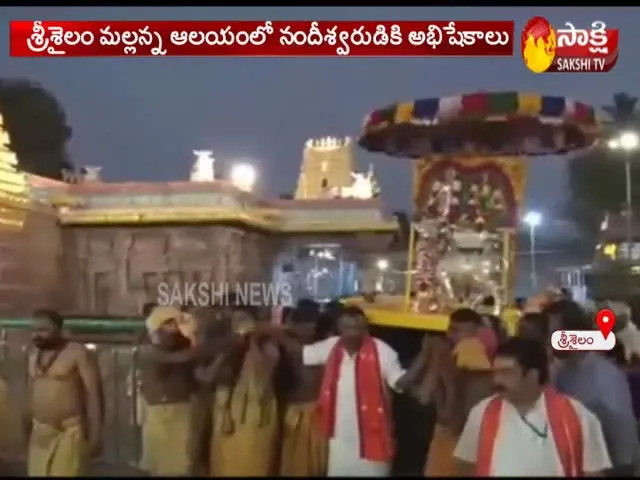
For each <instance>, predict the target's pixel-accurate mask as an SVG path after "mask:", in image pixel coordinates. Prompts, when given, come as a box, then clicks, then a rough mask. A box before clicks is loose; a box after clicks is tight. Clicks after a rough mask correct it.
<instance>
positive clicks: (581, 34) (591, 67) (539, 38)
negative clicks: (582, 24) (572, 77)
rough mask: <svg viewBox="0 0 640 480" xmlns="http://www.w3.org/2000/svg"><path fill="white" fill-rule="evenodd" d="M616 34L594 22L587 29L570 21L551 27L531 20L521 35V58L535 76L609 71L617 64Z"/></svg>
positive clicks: (544, 20) (545, 21)
mask: <svg viewBox="0 0 640 480" xmlns="http://www.w3.org/2000/svg"><path fill="white" fill-rule="evenodd" d="M618 45H619V31H618V30H617V29H613V28H608V27H607V26H606V24H605V23H604V22H601V21H599V20H598V21H594V22H592V23H591V27H590V28H587V29H578V28H576V27H575V25H574V24H572V23H571V22H565V24H564V26H563V28H554V27H553V26H552V25H551V23H549V21H547V19H545V18H543V17H534V18H532V19H530V20H529V21H528V22H527V23H526V24H525V26H524V28H523V30H522V36H521V51H522V59H523V60H524V63H525V65H526V66H527V68H528V69H529V70H531V71H532V72H534V73H547V72H562V73H567V72H569V73H580V72H590V73H598V72H608V71H610V70H611V69H613V67H615V65H616V62H617V61H618Z"/></svg>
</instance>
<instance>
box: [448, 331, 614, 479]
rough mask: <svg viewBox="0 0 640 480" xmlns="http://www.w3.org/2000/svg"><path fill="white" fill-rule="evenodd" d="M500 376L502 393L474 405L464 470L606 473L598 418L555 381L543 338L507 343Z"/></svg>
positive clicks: (497, 363)
mask: <svg viewBox="0 0 640 480" xmlns="http://www.w3.org/2000/svg"><path fill="white" fill-rule="evenodd" d="M493 380H494V382H495V384H496V387H497V388H498V390H499V392H500V393H498V394H496V395H492V396H490V397H489V398H486V399H484V400H482V401H481V402H480V403H478V404H477V405H476V406H475V407H473V409H472V410H471V412H470V413H469V417H468V418H467V422H466V424H465V426H464V429H463V431H462V434H461V435H460V439H459V440H458V445H457V447H456V450H455V457H456V459H457V460H458V463H459V465H458V469H459V472H458V473H459V474H460V475H465V476H467V475H469V476H481V477H487V476H492V477H501V476H514V477H515V476H548V477H578V476H601V475H602V473H603V472H604V471H605V470H606V469H607V468H609V467H610V465H611V463H610V461H609V455H608V453H607V447H606V445H605V443H604V437H603V435H602V429H601V428H600V422H599V421H598V419H597V418H596V417H595V416H594V415H593V414H592V413H591V412H590V411H589V410H587V408H585V407H584V406H583V405H582V404H581V403H580V402H578V401H577V400H574V399H573V398H571V397H568V396H566V395H563V394H561V393H558V392H557V391H556V390H554V389H553V388H551V387H549V386H548V380H549V364H548V356H547V351H546V348H545V346H544V345H543V344H542V343H540V342H539V341H536V340H532V339H523V338H517V337H516V338H512V339H510V340H508V341H507V342H506V343H504V344H503V345H501V346H500V347H499V348H498V351H497V354H496V357H495V360H494V363H493Z"/></svg>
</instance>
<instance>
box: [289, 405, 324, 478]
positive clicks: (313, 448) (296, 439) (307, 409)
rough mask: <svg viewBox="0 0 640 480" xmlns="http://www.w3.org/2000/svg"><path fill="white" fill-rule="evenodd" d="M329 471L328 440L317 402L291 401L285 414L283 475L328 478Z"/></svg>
mask: <svg viewBox="0 0 640 480" xmlns="http://www.w3.org/2000/svg"><path fill="white" fill-rule="evenodd" d="M326 474H327V441H326V439H325V438H323V436H322V435H321V434H320V431H319V428H318V424H317V420H316V402H310V403H301V404H291V405H289V406H288V407H287V409H286V411H285V415H284V423H283V429H282V453H281V457H280V475H281V476H283V477H324V476H325V475H326Z"/></svg>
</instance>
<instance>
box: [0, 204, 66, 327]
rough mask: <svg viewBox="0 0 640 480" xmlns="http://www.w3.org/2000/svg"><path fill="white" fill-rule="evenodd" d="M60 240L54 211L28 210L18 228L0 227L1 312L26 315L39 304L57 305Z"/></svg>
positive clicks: (60, 293)
mask: <svg viewBox="0 0 640 480" xmlns="http://www.w3.org/2000/svg"><path fill="white" fill-rule="evenodd" d="M61 262H62V241H61V236H60V229H59V227H58V220H57V217H56V215H55V212H53V211H48V210H46V209H44V208H38V209H34V210H33V211H31V212H29V213H28V215H27V217H26V220H25V224H24V228H23V229H22V230H21V231H19V232H18V231H6V230H0V314H1V315H12V316H25V315H29V314H30V313H31V312H33V310H34V309H36V308H39V307H52V308H59V307H61V306H62V304H63V303H64V298H65V296H66V292H65V288H64V284H63V282H62V281H61V278H60V273H61V265H62V263H61Z"/></svg>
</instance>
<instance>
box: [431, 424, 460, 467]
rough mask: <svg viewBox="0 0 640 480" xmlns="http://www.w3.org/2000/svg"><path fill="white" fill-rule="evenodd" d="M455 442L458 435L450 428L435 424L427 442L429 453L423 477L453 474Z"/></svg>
mask: <svg viewBox="0 0 640 480" xmlns="http://www.w3.org/2000/svg"><path fill="white" fill-rule="evenodd" d="M457 443H458V437H457V436H456V435H454V433H453V432H452V431H451V429H450V428H448V427H446V426H444V425H439V424H436V426H435V429H434V431H433V437H432V438H431V443H430V444H429V454H428V456H427V463H426V465H425V469H424V475H425V477H453V476H455V470H454V460H453V452H454V451H455V449H456V444H457Z"/></svg>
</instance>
